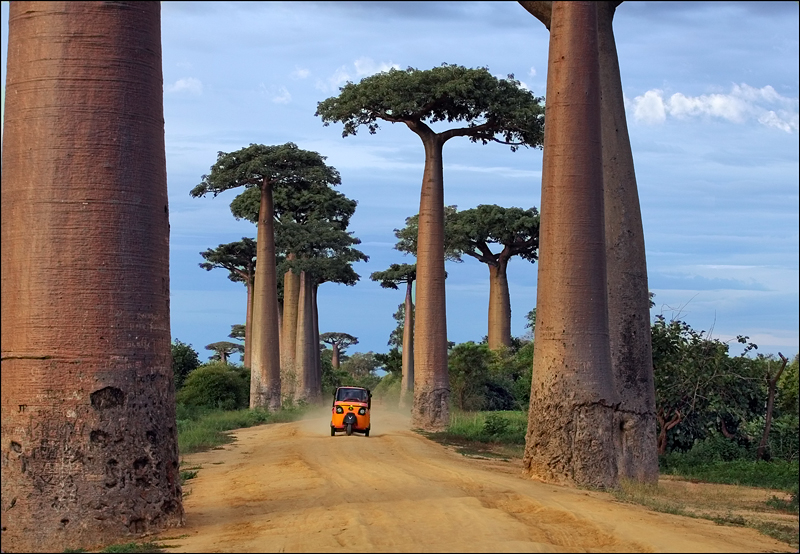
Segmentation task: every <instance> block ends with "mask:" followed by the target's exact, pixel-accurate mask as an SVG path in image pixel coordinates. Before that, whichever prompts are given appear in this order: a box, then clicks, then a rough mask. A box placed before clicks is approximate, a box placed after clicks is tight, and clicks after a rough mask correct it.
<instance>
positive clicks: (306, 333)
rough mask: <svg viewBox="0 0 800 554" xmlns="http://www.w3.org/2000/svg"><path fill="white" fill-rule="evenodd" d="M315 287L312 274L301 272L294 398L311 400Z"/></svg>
mask: <svg viewBox="0 0 800 554" xmlns="http://www.w3.org/2000/svg"><path fill="white" fill-rule="evenodd" d="M312 298H313V287H312V283H311V278H310V276H309V275H308V274H307V273H306V272H305V271H301V272H300V293H299V295H298V302H297V339H296V343H295V344H296V348H297V350H296V353H295V371H296V375H297V378H296V385H295V394H294V398H295V400H297V401H304V402H309V401H310V400H311V397H312V390H313V388H314V382H313V379H314V351H313V346H314V345H313V340H314V333H313V331H312V329H311V325H312V323H313V320H314V316H313V313H312V311H313V302H312Z"/></svg>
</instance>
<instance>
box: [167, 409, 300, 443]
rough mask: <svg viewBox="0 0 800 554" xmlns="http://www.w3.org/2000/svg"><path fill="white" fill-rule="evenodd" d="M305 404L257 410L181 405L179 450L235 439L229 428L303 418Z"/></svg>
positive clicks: (179, 410)
mask: <svg viewBox="0 0 800 554" xmlns="http://www.w3.org/2000/svg"><path fill="white" fill-rule="evenodd" d="M306 411H307V409H306V407H296V408H283V409H281V410H279V411H277V412H270V411H267V410H262V409H255V410H249V409H248V410H233V411H223V410H211V409H207V408H187V407H184V406H181V405H178V451H179V452H180V453H181V454H192V453H194V452H203V451H206V450H211V449H213V448H219V447H221V446H222V445H224V444H229V443H231V442H233V437H232V436H231V434H230V433H229V432H228V431H232V430H234V429H241V428H243V427H253V426H254V425H262V424H265V423H286V422H289V421H295V420H297V419H300V418H301V417H302V416H303V414H304V413H305V412H306Z"/></svg>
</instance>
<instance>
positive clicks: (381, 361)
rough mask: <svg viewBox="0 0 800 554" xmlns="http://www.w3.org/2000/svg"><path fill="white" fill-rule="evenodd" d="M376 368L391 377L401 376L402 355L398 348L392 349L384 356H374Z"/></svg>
mask: <svg viewBox="0 0 800 554" xmlns="http://www.w3.org/2000/svg"><path fill="white" fill-rule="evenodd" d="M375 361H376V362H378V367H379V368H380V369H383V370H384V371H386V372H387V373H389V374H392V375H400V376H402V375H403V353H402V352H401V351H400V349H399V348H396V347H395V348H392V349H391V350H389V352H387V353H386V354H375Z"/></svg>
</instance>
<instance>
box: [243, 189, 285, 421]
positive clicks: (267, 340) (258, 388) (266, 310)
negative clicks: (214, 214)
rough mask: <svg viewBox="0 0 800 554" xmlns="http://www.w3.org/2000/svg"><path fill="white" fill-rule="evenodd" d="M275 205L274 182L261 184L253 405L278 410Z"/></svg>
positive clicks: (279, 381)
mask: <svg viewBox="0 0 800 554" xmlns="http://www.w3.org/2000/svg"><path fill="white" fill-rule="evenodd" d="M274 212H275V205H274V202H273V199H272V183H270V182H269V181H268V180H267V179H264V182H263V183H262V184H261V205H260V206H259V212H258V234H257V236H256V249H257V252H258V253H257V255H256V259H257V260H258V263H257V264H256V278H255V284H254V286H253V351H252V352H251V362H252V364H253V365H252V367H251V368H250V369H251V371H250V407H251V408H266V409H268V410H272V411H276V410H279V409H280V407H281V363H280V338H279V337H280V326H279V325H278V281H277V275H276V269H275V226H274V219H275V218H274V215H273V214H274Z"/></svg>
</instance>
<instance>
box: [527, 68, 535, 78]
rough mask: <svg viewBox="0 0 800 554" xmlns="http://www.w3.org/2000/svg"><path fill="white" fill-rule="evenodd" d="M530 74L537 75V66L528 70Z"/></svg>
mask: <svg viewBox="0 0 800 554" xmlns="http://www.w3.org/2000/svg"><path fill="white" fill-rule="evenodd" d="M528 75H530V76H531V77H536V68H535V67H531V70H530V71H528Z"/></svg>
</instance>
